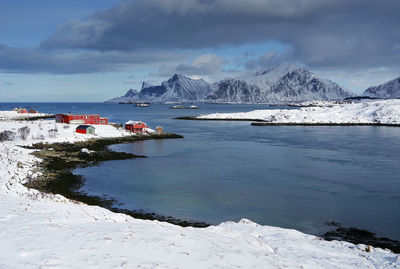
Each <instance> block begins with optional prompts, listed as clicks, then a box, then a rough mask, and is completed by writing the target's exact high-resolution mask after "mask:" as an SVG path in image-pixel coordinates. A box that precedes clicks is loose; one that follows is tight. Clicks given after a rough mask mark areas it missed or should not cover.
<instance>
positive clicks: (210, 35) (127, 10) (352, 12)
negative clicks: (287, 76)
mask: <svg viewBox="0 0 400 269" xmlns="http://www.w3.org/2000/svg"><path fill="white" fill-rule="evenodd" d="M399 10H400V2H399V1H398V0H384V1H376V0H365V1H356V0H350V1H349V0H338V1H325V0H309V1H298V0H267V1H262V0H248V1H242V0H186V1H182V0H136V1H128V2H126V1H124V2H122V3H121V4H119V5H118V6H117V7H115V8H112V9H109V10H106V11H102V12H97V13H95V14H94V15H93V16H91V17H90V18H89V19H88V20H86V21H79V20H70V21H68V22H66V23H65V24H64V25H62V26H61V27H60V28H59V29H58V30H57V31H56V32H55V33H54V34H53V35H52V36H50V37H49V38H47V39H46V40H44V41H43V42H42V47H43V48H47V49H60V48H61V49H65V48H67V49H71V48H72V49H76V48H78V49H89V50H98V51H115V50H118V51H130V50H136V49H144V48H145V49H161V48H162V49H192V50H195V49H203V48H211V47H219V46H222V45H244V44H249V43H261V42H265V41H267V40H272V39H274V40H278V41H279V42H283V43H285V44H289V45H291V46H292V47H293V56H294V57H295V59H296V60H299V61H302V62H304V63H305V64H307V65H310V66H353V67H359V66H379V65H388V66H393V65H398V63H399V62H400V45H399V43H400V42H399V38H398V36H399V34H400V32H399V31H400V30H399V27H398V25H399V24H400V16H398V11H399Z"/></svg>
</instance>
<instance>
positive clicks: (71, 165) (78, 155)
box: [23, 133, 210, 228]
mask: <svg viewBox="0 0 400 269" xmlns="http://www.w3.org/2000/svg"><path fill="white" fill-rule="evenodd" d="M180 138H183V136H181V135H178V134H173V133H163V134H148V135H137V136H129V137H116V138H97V139H90V140H86V141H80V142H75V143H52V144H47V143H36V144H33V145H32V146H23V147H24V148H27V149H34V150H38V151H34V152H33V153H32V155H34V156H35V157H38V158H40V159H42V162H40V163H39V164H38V168H37V169H38V170H39V171H40V172H41V173H42V176H40V177H38V178H36V179H34V180H29V181H28V182H27V183H26V184H24V185H25V186H26V187H28V188H32V189H36V190H38V191H41V192H44V193H52V194H61V195H63V196H65V197H66V198H68V199H71V200H74V201H79V202H83V203H85V204H88V205H97V206H101V207H104V208H106V209H109V210H111V211H113V212H116V213H124V214H127V215H129V216H132V217H134V218H138V219H145V220H158V221H164V222H168V223H171V224H175V225H179V226H182V227H188V226H191V227H196V228H204V227H208V226H210V224H208V223H205V222H199V221H189V220H180V219H176V218H174V217H171V216H163V215H158V214H155V213H152V212H145V211H143V210H129V209H124V208H121V207H120V206H122V204H120V203H119V202H118V201H117V200H115V199H113V198H109V197H105V196H101V197H100V196H93V195H89V194H87V193H84V192H82V191H79V189H80V188H81V187H82V186H83V185H84V184H85V179H84V178H83V177H82V176H80V175H75V174H73V173H72V172H71V171H72V170H74V169H76V168H82V167H90V166H96V165H98V164H99V163H100V162H104V161H110V160H126V159H135V158H147V157H146V156H142V155H135V154H131V153H125V152H115V151H112V150H109V149H108V148H107V146H109V145H113V144H121V143H132V142H136V141H143V140H153V139H180Z"/></svg>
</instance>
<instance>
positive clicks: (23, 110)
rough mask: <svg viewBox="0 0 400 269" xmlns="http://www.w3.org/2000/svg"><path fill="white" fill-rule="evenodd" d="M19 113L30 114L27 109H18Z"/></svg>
mask: <svg viewBox="0 0 400 269" xmlns="http://www.w3.org/2000/svg"><path fill="white" fill-rule="evenodd" d="M17 112H18V113H28V110H26V108H18V110H17Z"/></svg>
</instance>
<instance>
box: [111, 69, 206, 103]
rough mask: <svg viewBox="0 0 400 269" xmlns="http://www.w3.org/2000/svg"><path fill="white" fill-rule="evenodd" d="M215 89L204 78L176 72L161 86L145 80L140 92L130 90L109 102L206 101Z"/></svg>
mask: <svg viewBox="0 0 400 269" xmlns="http://www.w3.org/2000/svg"><path fill="white" fill-rule="evenodd" d="M212 91H213V85H212V84H209V83H207V82H206V81H204V80H202V79H191V78H188V77H185V76H182V75H178V74H175V75H174V76H172V78H170V79H169V80H168V81H164V82H163V83H162V84H161V85H160V86H151V85H150V84H148V83H146V82H143V84H142V89H141V90H140V92H135V91H133V90H129V91H128V92H127V93H126V94H125V96H122V97H117V98H114V99H111V100H109V102H136V101H145V102H160V103H164V102H193V101H204V99H205V98H206V97H207V96H208V95H209V94H210V93H211V92H212Z"/></svg>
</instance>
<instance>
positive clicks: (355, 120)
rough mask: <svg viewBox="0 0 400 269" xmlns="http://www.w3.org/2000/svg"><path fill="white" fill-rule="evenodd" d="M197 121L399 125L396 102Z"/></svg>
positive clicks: (257, 112)
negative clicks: (235, 120) (236, 120)
mask: <svg viewBox="0 0 400 269" xmlns="http://www.w3.org/2000/svg"><path fill="white" fill-rule="evenodd" d="M196 118H197V119H226V120H234V119H240V120H245V119H249V120H255V119H257V120H263V121H266V122H268V123H277V124H278V123H279V124H377V125H379V124H385V125H398V124H400V99H391V100H382V101H373V102H365V103H358V104H337V105H332V106H326V105H325V106H323V107H305V108H300V109H266V110H253V111H250V112H241V113H213V114H207V115H200V116H198V117H196Z"/></svg>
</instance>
